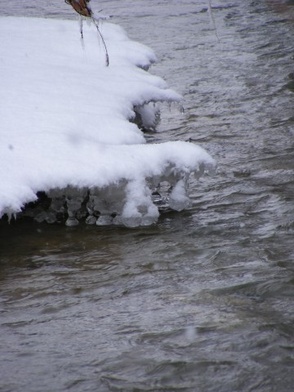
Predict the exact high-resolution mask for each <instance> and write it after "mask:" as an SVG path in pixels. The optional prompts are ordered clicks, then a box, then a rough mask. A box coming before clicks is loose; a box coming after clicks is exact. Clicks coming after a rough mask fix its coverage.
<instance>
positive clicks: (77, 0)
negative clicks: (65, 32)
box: [65, 0, 109, 67]
mask: <svg viewBox="0 0 294 392" xmlns="http://www.w3.org/2000/svg"><path fill="white" fill-rule="evenodd" d="M65 2H66V4H69V5H71V6H72V7H73V9H74V10H75V11H76V12H77V13H78V14H79V16H80V34H81V39H82V40H83V38H84V33H83V16H84V17H86V18H91V19H92V21H93V23H94V25H95V26H96V29H97V32H98V34H99V36H100V38H101V40H102V44H103V46H104V50H105V57H106V66H107V67H108V66H109V54H108V50H107V46H106V43H105V40H104V38H103V35H102V34H101V31H100V29H99V26H98V21H97V19H95V18H94V16H93V12H92V10H91V8H90V7H89V6H87V3H89V2H90V0H65Z"/></svg>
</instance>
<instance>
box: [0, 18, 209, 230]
mask: <svg viewBox="0 0 294 392" xmlns="http://www.w3.org/2000/svg"><path fill="white" fill-rule="evenodd" d="M100 31H101V32H102V34H103V36H104V39H105V41H106V44H107V48H108V52H109V58H110V66H109V67H106V66H105V53H104V51H103V46H102V45H101V42H100V41H99V37H98V35H97V31H96V29H95V26H93V25H91V24H84V40H83V42H81V40H80V37H79V28H78V26H77V23H76V22H74V21H68V20H49V19H35V18H14V17H1V18H0V34H1V46H0V64H1V90H0V117H1V130H0V156H1V164H0V217H2V216H3V215H5V214H7V215H8V216H9V217H10V216H12V215H15V214H17V213H20V212H21V211H24V212H23V213H25V212H26V214H27V215H28V214H31V216H32V217H33V218H34V219H36V220H37V221H39V222H41V221H47V222H49V223H51V222H55V221H57V220H58V216H59V215H60V214H66V216H68V219H67V221H66V224H67V225H75V224H77V223H78V222H79V220H83V219H84V220H85V221H86V222H87V223H89V224H93V223H96V224H98V225H100V224H112V223H114V224H123V225H126V226H139V225H149V224H152V223H154V222H156V220H157V218H158V216H159V211H158V206H156V204H155V202H154V197H153V195H152V193H153V191H154V189H157V190H159V191H160V186H159V184H160V183H162V182H164V181H168V182H169V184H170V185H171V186H174V188H173V190H172V192H171V194H170V195H169V196H168V197H167V202H169V201H170V206H169V207H170V208H173V209H175V210H181V209H183V208H187V207H189V205H190V202H189V199H188V195H187V181H188V178H189V175H190V174H191V173H194V174H196V175H197V176H198V177H200V176H201V175H202V174H203V172H204V171H209V170H212V169H213V168H214V166H215V162H214V160H213V159H212V158H211V157H210V155H209V154H208V153H207V152H206V151H205V150H203V149H202V148H201V147H199V146H196V145H193V144H191V143H185V142H167V143H162V144H146V141H145V138H144V134H143V133H142V131H141V130H140V129H139V127H138V125H136V124H135V123H134V122H132V120H134V118H135V117H136V115H137V116H138V115H139V116H140V118H141V121H142V126H143V127H145V128H149V129H152V128H155V126H156V121H157V117H158V107H157V103H158V102H179V101H180V100H181V97H180V96H179V95H178V94H177V93H176V92H174V91H172V90H171V89H169V88H168V86H167V84H166V82H165V81H164V80H162V79H161V78H159V77H156V76H154V75H152V74H150V73H149V72H148V68H149V67H150V65H151V64H152V63H153V62H155V61H156V57H155V54H154V53H153V51H152V50H151V49H149V48H148V47H146V46H144V45H142V44H139V43H137V42H134V41H131V40H130V39H129V38H128V37H127V35H126V33H125V32H124V30H123V29H122V28H120V27H119V26H117V25H114V24H111V23H108V22H107V23H106V22H103V24H101V25H100ZM38 192H46V195H47V197H48V198H49V199H50V200H51V205H50V206H49V207H46V208H43V209H42V208H41V206H39V207H38V208H35V210H34V211H33V212H32V211H31V210H30V209H28V208H26V209H25V206H26V205H27V203H29V202H33V201H36V200H37V199H38V196H37V193H38ZM28 211H29V212H28Z"/></svg>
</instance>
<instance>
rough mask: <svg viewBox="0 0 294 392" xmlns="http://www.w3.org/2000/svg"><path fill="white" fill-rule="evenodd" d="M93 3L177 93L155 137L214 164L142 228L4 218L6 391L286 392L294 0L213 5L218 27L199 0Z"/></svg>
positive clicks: (293, 179)
mask: <svg viewBox="0 0 294 392" xmlns="http://www.w3.org/2000/svg"><path fill="white" fill-rule="evenodd" d="M93 3H95V1H94V0H93ZM95 5H96V6H97V7H98V8H101V9H103V12H104V13H108V14H112V15H113V22H115V23H118V24H120V25H122V26H123V27H124V28H125V29H126V30H127V32H128V34H129V36H130V37H131V38H133V39H135V40H138V41H140V42H143V43H145V44H147V45H149V46H151V47H152V48H153V49H154V50H155V51H156V53H157V55H158V60H159V61H158V64H157V65H155V66H154V67H153V68H152V70H151V71H152V72H153V73H155V74H157V75H159V76H162V77H164V78H165V79H166V80H167V82H168V84H169V85H170V86H171V87H172V88H174V89H175V90H176V91H178V92H180V93H181V94H183V96H184V102H183V106H184V112H183V113H181V112H180V111H179V110H177V109H176V108H167V107H166V108H165V107H164V108H163V113H162V122H161V124H160V126H159V129H160V131H161V132H160V133H157V134H150V135H147V137H148V139H149V140H150V141H152V142H153V141H167V140H190V141H191V142H195V143H197V144H199V145H201V146H202V147H204V148H206V149H207V150H208V151H209V152H210V153H211V155H212V156H213V157H214V158H215V159H216V160H217V161H218V165H219V168H218V172H217V174H216V175H215V176H214V177H211V178H204V179H202V180H201V181H199V182H195V181H192V184H191V185H192V200H193V207H192V208H191V209H189V210H188V211H185V212H182V213H171V212H166V213H165V214H163V215H162V216H161V218H160V220H159V223H158V224H157V225H155V226H152V227H149V228H138V229H133V230H130V229H125V228H119V227H110V228H101V227H92V226H85V225H80V226H79V227H74V228H67V227H63V226H58V225H57V226H56V225H54V226H50V225H43V224H35V223H29V224H28V223H24V222H22V223H21V222H18V223H13V224H11V225H10V226H7V225H2V226H0V314H1V318H0V391H1V392H10V391H11V392H40V391H42V392H47V391H48V392H51V391H55V392H59V391H60V392H61V391H83V392H84V391H99V392H100V391H101V392H104V391H105V392H107V391H133V392H135V391H153V392H156V391H166V392H172V391H185V392H186V391H189V392H190V391H191V392H193V391H196V392H197V391H200V392H202V391H203V392H212V391H216V392H222V391H223V392H238V391H240V392H241V391H242V392H243V391H244V392H247V391H260V392H269V391H272V392H277V391H279V392H290V391H293V383H294V373H293V369H294V302H293V301H294V265H293V262H294V143H293V138H294V108H293V103H294V96H293V93H294V51H293V49H294V48H293V46H294V44H293V42H294V41H293V36H294V5H293V1H286V0H285V1H282V0H280V1H274V0H272V1H270V0H268V1H266V0H259V1H252V0H246V1H244V0H231V1H224V0H223V1H221V0H217V1H216V0H212V15H213V18H214V20H215V26H216V29H214V27H213V23H212V21H211V19H210V17H209V13H208V12H207V2H206V1H205V0H204V1H203V0H199V1H196V0H194V1H192V0H182V1H180V0H156V1H155V0H149V1H145V0H136V1H131V0H124V1H122V0H120V1H118V0H109V1H106V0H103V1H102V0H101V1H99V2H96V3H95ZM0 6H1V8H0V9H1V11H0V12H1V15H26V16H28V15H30V16H41V17H60V18H73V17H74V15H73V13H72V10H71V9H70V7H69V6H67V5H66V4H65V3H64V2H63V1H62V0H60V1H58V0H52V1H50V2H49V1H45V0H31V1H26V2H22V1H19V0H10V1H9V2H7V1H4V0H0ZM77 33H78V24H77Z"/></svg>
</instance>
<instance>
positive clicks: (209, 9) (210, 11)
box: [207, 0, 220, 42]
mask: <svg viewBox="0 0 294 392" xmlns="http://www.w3.org/2000/svg"><path fill="white" fill-rule="evenodd" d="M207 5H208V13H209V17H210V20H211V23H212V24H213V29H214V32H215V35H216V38H217V40H218V41H219V42H220V39H219V36H218V33H217V28H216V23H215V19H214V16H213V13H212V7H211V0H207Z"/></svg>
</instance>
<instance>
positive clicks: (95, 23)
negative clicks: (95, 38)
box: [91, 16, 109, 67]
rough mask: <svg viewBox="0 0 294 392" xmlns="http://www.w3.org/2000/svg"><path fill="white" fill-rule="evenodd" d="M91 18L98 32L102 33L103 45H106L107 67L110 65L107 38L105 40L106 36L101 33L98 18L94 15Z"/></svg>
mask: <svg viewBox="0 0 294 392" xmlns="http://www.w3.org/2000/svg"><path fill="white" fill-rule="evenodd" d="M91 19H92V21H93V23H94V25H95V26H96V29H97V32H98V34H99V35H100V38H101V41H102V44H103V46H104V50H105V57H106V67H108V66H109V54H108V50H107V46H106V43H105V40H104V38H103V35H102V34H101V31H100V29H99V26H98V22H97V20H96V19H95V18H94V17H93V16H91Z"/></svg>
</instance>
